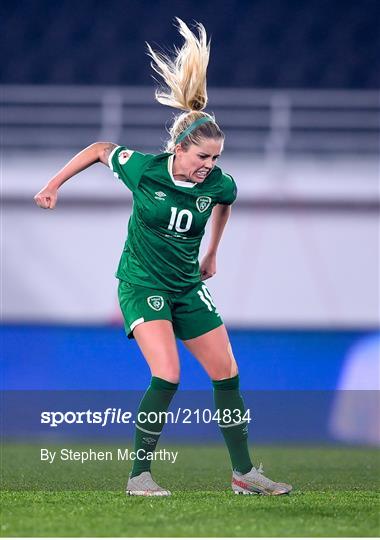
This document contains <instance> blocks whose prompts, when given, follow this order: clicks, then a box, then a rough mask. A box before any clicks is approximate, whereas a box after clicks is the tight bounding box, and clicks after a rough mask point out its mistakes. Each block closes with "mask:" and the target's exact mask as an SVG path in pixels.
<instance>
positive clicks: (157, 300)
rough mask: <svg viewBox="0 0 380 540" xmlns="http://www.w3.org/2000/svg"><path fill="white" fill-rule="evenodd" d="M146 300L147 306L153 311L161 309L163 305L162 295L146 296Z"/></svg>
mask: <svg viewBox="0 0 380 540" xmlns="http://www.w3.org/2000/svg"><path fill="white" fill-rule="evenodd" d="M146 301H147V302H148V305H149V307H151V308H152V309H154V310H155V311H161V309H162V308H163V307H164V299H163V298H162V296H148V298H147V299H146Z"/></svg>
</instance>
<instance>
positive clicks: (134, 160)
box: [108, 146, 154, 191]
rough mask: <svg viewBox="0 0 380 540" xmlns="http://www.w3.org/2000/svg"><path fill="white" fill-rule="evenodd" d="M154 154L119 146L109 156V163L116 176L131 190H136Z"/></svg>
mask: <svg viewBox="0 0 380 540" xmlns="http://www.w3.org/2000/svg"><path fill="white" fill-rule="evenodd" d="M153 157H154V155H153V154H141V153H140V152H136V151H135V150H129V149H128V148H126V147H125V146H117V147H116V148H114V150H113V151H112V152H111V154H110V156H109V158H108V165H109V167H110V169H111V170H112V171H113V173H114V175H115V176H116V178H119V179H120V180H121V181H122V182H123V183H124V184H125V185H126V186H127V187H128V188H129V189H130V190H131V191H135V190H136V189H137V187H138V185H139V182H140V180H141V176H142V174H143V172H144V170H145V168H146V167H147V166H148V165H149V162H150V161H151V159H152V158H153Z"/></svg>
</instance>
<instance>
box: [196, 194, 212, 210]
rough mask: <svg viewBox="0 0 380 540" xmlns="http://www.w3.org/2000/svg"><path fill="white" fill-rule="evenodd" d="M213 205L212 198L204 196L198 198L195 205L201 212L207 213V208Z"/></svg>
mask: <svg viewBox="0 0 380 540" xmlns="http://www.w3.org/2000/svg"><path fill="white" fill-rule="evenodd" d="M210 204H211V197H206V196H202V197H198V199H197V200H196V201H195V205H196V207H197V209H198V210H199V212H201V213H202V212H205V211H206V210H207V208H208V207H209V206H210Z"/></svg>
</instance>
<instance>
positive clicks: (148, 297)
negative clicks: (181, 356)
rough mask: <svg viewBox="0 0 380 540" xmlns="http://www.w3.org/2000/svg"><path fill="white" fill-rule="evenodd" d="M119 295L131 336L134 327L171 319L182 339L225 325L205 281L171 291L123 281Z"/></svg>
mask: <svg viewBox="0 0 380 540" xmlns="http://www.w3.org/2000/svg"><path fill="white" fill-rule="evenodd" d="M118 294H119V302H120V307H121V311H122V313H123V317H124V325H125V331H126V333H127V335H128V337H129V338H132V337H133V330H134V328H136V326H137V325H138V324H140V323H143V322H146V321H158V320H162V319H164V320H167V321H171V322H172V324H173V329H174V333H175V335H176V336H177V337H178V338H179V339H182V340H187V339H192V338H195V337H198V336H201V335H202V334H205V333H206V332H209V331H210V330H213V329H214V328H217V327H218V326H220V325H221V324H223V321H222V318H221V316H220V315H219V313H218V312H217V310H216V308H215V304H214V302H213V300H212V298H211V295H210V293H209V290H208V288H207V287H206V285H205V284H204V283H203V282H200V283H197V284H196V285H194V286H192V287H190V288H188V289H185V290H183V291H182V292H180V293H171V292H168V291H160V290H157V289H149V288H147V287H141V286H140V285H133V284H132V283H128V282H126V281H122V280H120V282H119V289H118Z"/></svg>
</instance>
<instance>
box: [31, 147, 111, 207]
mask: <svg viewBox="0 0 380 540" xmlns="http://www.w3.org/2000/svg"><path fill="white" fill-rule="evenodd" d="M116 147H117V144H113V143H111V142H96V143H94V144H91V145H90V146H88V147H87V148H85V149H84V150H82V151H81V152H79V154H77V155H76V156H74V157H73V158H72V159H71V160H70V161H69V162H68V163H67V164H66V165H65V166H64V167H63V168H62V169H61V170H60V171H58V173H57V174H56V175H55V176H53V178H51V180H50V181H49V182H48V183H47V184H46V186H45V187H43V188H42V189H41V191H39V192H38V193H37V195H35V197H34V200H35V201H36V204H37V205H38V206H40V207H41V208H45V209H48V208H49V209H50V210H52V209H53V208H54V207H55V205H56V202H57V192H58V189H59V188H60V187H61V186H62V184H64V183H65V182H66V181H67V180H69V178H71V177H73V176H75V175H76V174H78V173H80V172H81V171H83V170H84V169H87V168H88V167H90V166H91V165H93V164H94V163H98V162H101V163H104V164H105V165H107V166H108V158H109V155H110V154H111V152H112V151H113V150H114V148H116Z"/></svg>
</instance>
